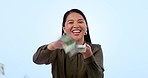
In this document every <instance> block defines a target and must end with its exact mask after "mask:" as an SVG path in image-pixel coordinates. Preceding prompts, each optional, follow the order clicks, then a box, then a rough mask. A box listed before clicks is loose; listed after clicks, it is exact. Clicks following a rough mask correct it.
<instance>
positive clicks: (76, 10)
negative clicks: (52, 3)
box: [62, 9, 91, 43]
mask: <svg viewBox="0 0 148 78" xmlns="http://www.w3.org/2000/svg"><path fill="white" fill-rule="evenodd" d="M72 12H76V13H78V14H80V15H82V17H83V18H84V20H85V22H86V25H87V26H88V23H87V20H86V17H85V15H84V14H83V12H82V11H80V10H78V9H71V10H69V11H67V12H66V13H65V14H64V17H63V22H62V27H65V22H66V18H67V16H68V15H69V14H70V13H72ZM63 34H64V31H63V29H62V35H63ZM84 40H85V41H86V42H89V43H91V39H90V34H89V28H88V27H87V34H86V35H84Z"/></svg>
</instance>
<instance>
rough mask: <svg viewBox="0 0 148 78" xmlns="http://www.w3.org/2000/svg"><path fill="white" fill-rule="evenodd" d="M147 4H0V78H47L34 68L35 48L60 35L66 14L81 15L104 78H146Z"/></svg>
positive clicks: (47, 69)
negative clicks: (101, 62) (99, 52)
mask: <svg viewBox="0 0 148 78" xmlns="http://www.w3.org/2000/svg"><path fill="white" fill-rule="evenodd" d="M147 4H148V1H147V0H98V1H96V0H90V1H86V0H81V1H76V0H67V1H66V0H62V1H59V0H1V1H0V63H3V64H4V65H5V66H4V68H5V70H4V71H5V76H3V75H0V78H52V75H51V66H50V65H36V64H34V63H33V62H32V56H33V54H34V53H35V52H36V50H37V48H38V47H39V46H41V45H43V44H48V43H50V42H52V41H54V40H57V39H59V38H60V36H61V28H62V18H63V15H64V13H65V12H66V11H67V10H70V9H72V8H78V9H80V10H82V11H83V12H84V14H85V15H86V17H87V21H88V24H89V28H90V34H91V39H92V42H93V43H97V44H101V45H102V49H103V54H104V67H105V72H104V73H105V78H148V75H147V70H148V60H147V59H148V49H147V48H148V45H147V44H148V5H147Z"/></svg>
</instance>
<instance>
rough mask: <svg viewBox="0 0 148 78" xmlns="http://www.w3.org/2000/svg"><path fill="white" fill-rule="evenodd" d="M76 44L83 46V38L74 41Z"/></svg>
mask: <svg viewBox="0 0 148 78" xmlns="http://www.w3.org/2000/svg"><path fill="white" fill-rule="evenodd" d="M76 43H77V44H79V45H83V44H84V38H83V39H80V40H76Z"/></svg>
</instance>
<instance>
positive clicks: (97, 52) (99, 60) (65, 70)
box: [33, 44, 104, 78]
mask: <svg viewBox="0 0 148 78" xmlns="http://www.w3.org/2000/svg"><path fill="white" fill-rule="evenodd" d="M89 45H90V46H91V49H92V51H93V56H91V57H89V58H87V59H85V60H84V59H83V56H82V54H81V53H78V54H76V55H74V56H72V57H69V56H68V55H67V54H65V52H64V50H63V49H57V50H48V49H47V45H43V46H41V47H39V48H38V50H37V52H36V53H35V54H34V56H33V61H34V63H36V64H51V65H52V75H53V78H104V73H103V72H104V68H103V53H102V49H101V46H100V45H99V44H89Z"/></svg>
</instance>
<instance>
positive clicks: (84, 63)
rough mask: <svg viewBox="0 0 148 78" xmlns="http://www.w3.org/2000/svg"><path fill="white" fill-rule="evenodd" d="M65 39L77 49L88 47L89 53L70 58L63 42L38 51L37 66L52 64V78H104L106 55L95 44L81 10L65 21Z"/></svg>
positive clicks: (66, 15)
mask: <svg viewBox="0 0 148 78" xmlns="http://www.w3.org/2000/svg"><path fill="white" fill-rule="evenodd" d="M62 26H63V28H62V35H63V34H68V35H69V36H70V37H71V38H72V39H74V40H75V41H76V43H77V44H78V45H83V44H86V52H78V53H77V54H75V55H73V56H72V57H70V56H69V55H68V54H66V53H65V51H64V49H63V43H62V42H61V41H60V40H57V41H54V42H51V43H49V44H47V45H43V46H41V47H39V48H38V50H37V52H36V53H35V54H34V56H33V61H34V63H36V64H52V75H53V78H103V76H104V73H103V72H104V68H103V53H102V49H101V46H100V45H99V44H92V43H91V39H90V35H89V29H88V23H87V20H86V17H85V15H84V14H83V13H82V12H81V11H80V10H78V9H71V10H70V11H67V12H66V13H65V15H64V17H63V23H62Z"/></svg>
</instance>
